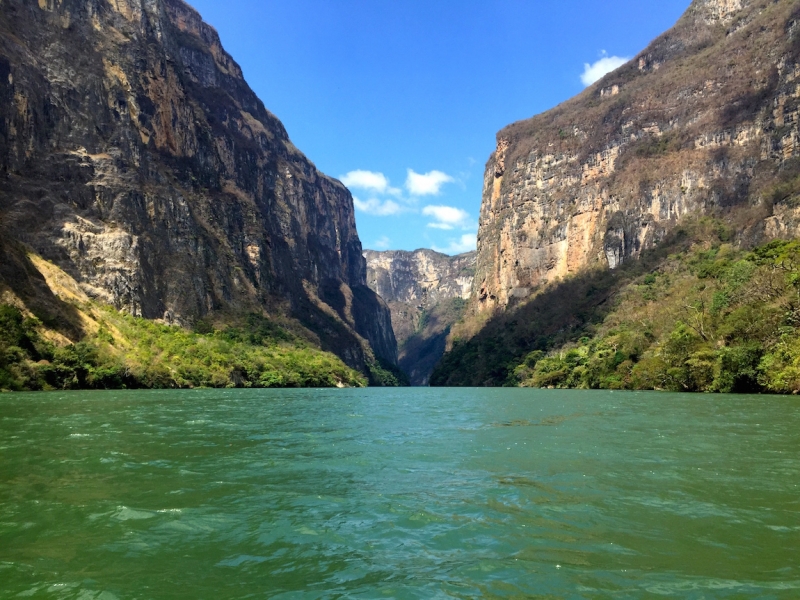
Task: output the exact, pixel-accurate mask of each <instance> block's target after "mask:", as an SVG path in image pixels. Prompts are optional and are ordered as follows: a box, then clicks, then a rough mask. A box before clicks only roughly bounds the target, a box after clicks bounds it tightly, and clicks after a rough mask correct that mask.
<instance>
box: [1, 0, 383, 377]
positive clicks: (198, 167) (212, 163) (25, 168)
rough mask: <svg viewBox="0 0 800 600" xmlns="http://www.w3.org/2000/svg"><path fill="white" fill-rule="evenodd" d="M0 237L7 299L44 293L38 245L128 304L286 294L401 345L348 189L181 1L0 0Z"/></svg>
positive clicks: (354, 332)
mask: <svg viewBox="0 0 800 600" xmlns="http://www.w3.org/2000/svg"><path fill="white" fill-rule="evenodd" d="M0 240H2V243H0V251H2V253H3V256H2V257H0V260H2V262H3V263H4V268H3V269H0V277H2V281H0V287H2V290H0V292H2V293H3V294H4V297H5V298H6V299H8V298H12V299H13V298H14V297H15V296H16V297H18V298H17V300H19V301H20V302H29V303H32V305H35V304H36V302H37V298H36V296H37V294H39V292H38V291H37V290H40V288H41V286H40V285H38V283H37V282H38V280H39V279H40V278H39V277H37V275H36V273H35V270H34V269H32V268H31V265H30V261H29V260H28V259H27V258H26V255H27V253H29V252H34V253H36V254H39V255H41V256H42V257H44V258H45V259H47V260H50V261H52V262H53V263H55V264H56V265H58V266H59V267H60V268H62V269H63V270H64V271H66V272H67V273H69V275H71V276H72V277H74V278H75V279H76V280H77V281H78V282H79V284H80V286H81V288H82V290H83V291H84V292H85V293H86V294H87V295H88V296H89V297H91V298H93V299H97V300H100V301H102V302H105V303H108V304H110V305H113V306H114V307H116V308H117V309H119V310H122V311H126V312H129V313H131V314H133V315H138V316H142V317H146V318H150V319H163V320H164V321H165V322H167V323H175V324H182V325H189V324H191V323H193V322H194V321H196V320H197V319H199V318H201V317H204V316H206V315H208V314H213V313H219V312H225V311H234V312H237V311H287V312H288V313H290V314H291V315H293V316H294V317H296V318H298V319H300V321H301V322H303V323H304V324H305V325H306V326H307V327H308V328H309V329H311V330H312V331H314V332H315V333H316V334H317V335H318V336H319V338H320V343H321V345H322V347H323V348H325V349H328V350H331V351H334V352H336V353H337V354H339V355H340V356H341V357H342V358H343V359H344V360H345V362H347V363H348V364H349V365H351V366H354V367H356V368H360V369H362V370H364V369H365V362H369V361H370V360H372V359H371V355H372V353H373V352H374V354H375V355H377V357H378V358H380V359H382V360H384V361H386V362H388V363H393V364H396V361H397V347H396V342H395V338H394V334H393V332H392V328H391V323H390V313H389V310H388V308H387V306H386V305H385V304H384V303H383V302H382V301H381V300H380V299H379V298H378V297H377V296H376V295H375V293H374V292H373V291H372V290H370V289H369V287H368V286H367V281H366V273H367V271H366V263H365V260H364V257H363V256H362V248H361V243H360V241H359V239H358V235H357V233H356V226H355V217H354V211H353V201H352V197H351V196H350V193H349V192H348V191H347V190H346V189H345V187H344V186H343V185H342V184H341V183H339V182H338V181H335V180H333V179H331V178H329V177H327V176H325V175H324V174H322V173H320V172H319V171H318V170H317V169H316V168H315V166H314V165H313V164H312V163H311V162H310V161H309V160H308V159H307V158H306V157H305V156H304V155H303V154H302V153H301V152H300V151H299V150H297V148H295V147H294V145H293V144H292V143H291V141H290V139H289V137H288V135H287V132H286V130H285V129H284V127H283V125H282V124H281V123H280V121H278V119H277V118H276V117H275V116H274V115H272V114H271V113H270V112H269V111H268V110H267V109H266V108H265V107H264V105H263V104H262V102H261V101H260V100H259V99H258V98H257V97H256V96H255V94H254V93H253V92H252V90H251V89H250V88H249V87H248V85H247V83H246V82H245V80H244V78H243V76H242V71H241V69H240V68H239V66H238V65H237V64H236V62H235V61H234V60H233V59H232V58H231V57H230V56H229V55H228V54H227V53H226V52H225V50H224V49H223V48H222V46H221V44H220V41H219V38H218V36H217V34H216V32H215V31H214V29H213V28H211V27H210V26H209V25H207V24H205V23H204V22H203V21H202V19H201V18H200V16H199V15H198V13H197V12H196V11H195V10H194V9H192V8H191V7H190V6H189V5H188V4H186V3H184V2H182V1H181V0H37V1H32V0H2V1H0ZM20 296H27V298H19V297H20Z"/></svg>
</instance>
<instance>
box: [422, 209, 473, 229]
mask: <svg viewBox="0 0 800 600" xmlns="http://www.w3.org/2000/svg"><path fill="white" fill-rule="evenodd" d="M422 214H423V215H425V216H426V217H432V218H433V219H434V221H433V222H432V223H428V227H432V228H434V229H446V230H450V229H455V228H456V227H461V228H466V227H469V226H470V219H469V213H468V212H467V211H465V210H461V209H460V208H456V207H455V206H426V207H425V208H423V209H422Z"/></svg>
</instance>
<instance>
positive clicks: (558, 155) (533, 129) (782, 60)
mask: <svg viewBox="0 0 800 600" xmlns="http://www.w3.org/2000/svg"><path fill="white" fill-rule="evenodd" d="M798 24H800V7H798V6H797V3H796V2H793V1H790V0H779V1H766V0H695V1H694V2H693V3H692V4H691V6H690V7H689V9H688V10H687V12H686V13H685V14H684V15H683V17H682V18H681V19H680V20H679V22H678V23H677V24H676V25H675V27H674V28H673V29H671V30H670V31H668V32H666V33H665V34H663V35H662V36H660V37H659V38H658V39H656V40H655V41H654V42H653V43H652V44H651V45H650V46H649V47H648V48H647V49H646V50H644V51H643V52H642V53H640V54H639V55H638V56H636V57H635V58H634V59H633V60H632V61H630V62H629V63H628V64H626V65H624V66H623V67H621V68H620V69H618V70H617V71H614V72H613V73H610V74H609V75H607V76H605V77H604V78H603V79H601V80H600V81H599V82H597V83H596V84H594V85H593V86H591V87H589V88H587V89H586V90H585V91H584V92H583V93H582V94H580V95H578V96H577V97H575V98H573V99H571V100H569V101H567V102H565V103H564V104H562V105H560V106H558V107H556V108H554V109H553V110H551V111H548V112H546V113H543V114H541V115H538V116H536V117H534V118H532V119H529V120H526V121H521V122H519V123H514V124H512V125H510V126H508V127H507V128H505V129H503V130H502V131H500V132H499V133H498V136H497V150H496V151H495V152H494V153H493V154H492V156H491V157H490V159H489V162H488V163H487V168H486V174H485V182H484V194H483V201H482V205H481V218H480V230H479V234H478V257H477V265H476V278H475V283H474V286H473V299H472V301H471V303H470V306H469V308H468V310H467V316H466V318H465V319H464V321H463V322H462V323H460V324H458V325H457V326H455V327H454V328H453V332H452V333H451V337H450V344H451V347H452V348H453V351H452V353H451V354H450V355H449V356H448V357H446V360H445V362H444V363H443V364H442V365H441V367H440V369H439V371H438V374H437V381H440V382H441V381H448V382H450V383H451V384H464V385H466V384H467V383H468V382H473V383H475V382H476V378H477V377H479V376H480V375H479V372H480V373H482V374H483V375H485V377H484V379H482V380H480V382H479V383H487V384H488V383H497V382H498V381H501V380H502V381H505V380H506V377H507V375H508V369H511V370H512V371H513V368H514V365H513V364H504V365H502V366H501V367H497V366H496V368H500V369H501V370H504V371H503V372H502V373H500V372H494V373H492V374H487V373H485V372H484V371H482V370H480V369H478V368H476V365H477V364H478V363H477V362H475V361H476V360H477V361H478V362H480V360H482V359H476V358H475V357H476V356H479V354H480V352H479V350H478V346H475V347H473V346H470V344H471V342H470V340H471V339H473V336H476V335H479V336H481V339H483V340H485V339H486V337H487V336H490V335H491V334H490V332H489V331H488V330H485V331H484V327H485V326H486V324H487V323H489V324H491V323H498V322H499V321H505V322H511V321H513V320H514V318H513V315H514V314H516V313H517V311H522V312H519V314H520V315H522V314H528V312H530V311H531V310H533V309H531V308H530V307H528V308H525V307H526V306H527V305H533V304H535V305H536V306H539V307H540V308H541V309H542V310H545V312H546V313H547V315H549V316H547V317H545V316H542V317H537V318H552V319H554V321H553V323H546V322H545V323H541V324H540V326H541V328H543V329H549V328H551V326H552V327H555V328H556V330H558V327H557V326H563V325H564V324H565V323H566V322H572V323H573V324H575V323H578V322H583V321H584V320H585V319H586V318H587V314H585V313H582V312H581V310H582V309H580V308H578V307H579V306H583V307H584V308H585V309H587V310H588V308H589V307H588V305H585V306H584V304H583V303H582V302H573V299H572V298H565V299H563V300H562V299H559V298H558V297H557V296H555V297H554V296H553V295H552V290H554V289H562V290H563V291H564V293H586V292H587V290H586V288H584V287H582V286H583V283H582V282H586V281H587V278H588V279H591V278H592V277H598V278H601V279H602V278H604V277H607V276H606V275H602V274H596V275H591V273H595V271H596V270H597V269H600V271H603V270H606V271H608V270H611V271H612V272H613V271H616V270H619V269H620V268H621V267H622V266H624V265H627V264H629V263H631V262H632V261H633V262H635V261H637V260H639V259H640V258H641V257H642V256H644V255H645V253H646V252H647V251H648V250H651V249H657V248H658V247H659V245H660V244H662V243H665V241H666V240H668V239H669V237H670V235H671V233H672V232H674V231H675V230H676V227H678V226H679V225H680V224H681V223H683V222H686V220H687V219H697V218H699V217H700V216H708V217H713V218H715V219H719V220H720V221H721V222H723V223H724V224H725V227H727V228H728V229H729V230H730V231H731V232H732V239H731V240H730V242H729V243H731V244H732V247H733V248H734V249H748V248H752V247H754V246H755V245H758V244H762V243H764V242H767V241H768V240H770V239H775V238H792V237H794V236H795V235H796V233H797V230H798V229H797V226H798V222H800V221H799V218H800V202H798V201H797V195H798V192H800V161H798V159H797V155H798V151H799V150H800V147H799V146H798V141H799V140H800V132H799V131H798V117H799V116H800V112H799V111H798V107H800V87H798V82H799V81H800V27H798ZM559 285H561V286H563V287H562V288H558V286H559ZM553 286H556V287H553ZM591 289H592V288H591V287H590V290H591ZM548 290H549V291H548ZM590 290H589V291H590ZM590 293H591V291H590ZM542 294H548V295H547V298H549V300H550V302H558V303H562V304H564V305H567V306H570V307H573V308H574V309H575V310H576V311H577V312H576V313H575V314H572V315H566V314H560V315H555V313H557V312H558V313H560V311H562V310H563V307H562V306H553V307H543V306H542V299H541V298H539V297H540V296H541V295H542ZM564 300H566V302H565V301H564ZM586 302H588V303H589V304H591V302H592V300H588V299H587V300H586ZM526 311H527V312H526ZM482 331H483V333H479V332H482ZM499 340H500V338H499V337H498V338H497V341H498V343H499ZM518 341H519V348H514V349H513V351H511V354H514V355H515V356H516V352H517V351H523V350H524V349H525V346H526V342H525V340H524V339H523V337H522V336H519V339H518ZM529 341H530V340H529ZM476 343H478V342H477V338H476ZM481 344H483V342H481ZM479 346H480V347H481V348H484V347H485V346H481V345H480V344H479ZM535 349H536V348H534V347H530V348H529V351H530V350H535ZM470 356H472V357H473V358H472V359H470V358H469V357H470ZM508 358H509V360H511V362H513V360H512V359H511V357H510V355H508ZM517 364H518V363H517Z"/></svg>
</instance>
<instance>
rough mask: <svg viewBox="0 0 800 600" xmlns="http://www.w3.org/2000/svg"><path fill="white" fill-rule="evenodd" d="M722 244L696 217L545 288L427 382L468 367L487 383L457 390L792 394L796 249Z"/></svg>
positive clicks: (463, 346) (798, 287) (798, 308)
mask: <svg viewBox="0 0 800 600" xmlns="http://www.w3.org/2000/svg"><path fill="white" fill-rule="evenodd" d="M728 240H729V233H728V231H727V230H726V229H725V227H723V226H722V225H720V224H719V223H716V222H714V221H711V220H710V219H703V220H700V221H697V222H695V223H690V224H689V225H687V226H686V227H683V228H681V229H679V230H678V231H677V232H676V233H675V234H674V235H673V237H672V238H671V239H670V240H668V241H667V243H666V244H665V245H663V246H662V248H660V249H659V250H657V251H655V252H653V253H650V254H649V255H648V256H645V257H643V259H642V260H641V261H637V262H636V263H635V264H630V265H626V267H625V268H623V269H620V270H619V271H618V272H614V273H606V274H604V273H589V274H586V275H585V276H584V277H582V278H576V279H575V280H572V281H568V282H564V283H562V284H560V285H556V286H553V287H552V288H550V289H548V290H546V291H545V292H544V293H542V294H541V295H540V296H539V297H537V298H536V299H534V300H533V301H531V302H530V303H528V304H527V305H525V306H523V307H521V309H519V310H517V311H515V313H514V314H513V315H511V316H509V317H507V318H500V319H495V320H494V321H492V322H490V323H489V324H488V325H487V328H486V329H487V330H488V333H485V334H484V333H482V334H479V335H478V336H476V337H475V338H474V339H473V340H470V341H468V342H461V343H456V345H455V346H454V349H453V351H452V352H451V353H450V354H448V355H447V356H446V357H445V359H444V361H443V362H442V364H440V366H439V368H438V369H437V372H436V373H435V383H437V384H439V385H441V384H442V383H443V382H448V383H449V384H453V383H454V381H453V379H454V378H455V377H461V376H463V375H464V374H465V373H469V372H475V373H477V376H478V377H483V378H485V379H483V380H480V381H475V379H474V378H473V379H472V380H470V381H468V382H466V383H465V384H467V385H468V384H472V385H475V384H480V383H486V384H495V385H522V386H529V387H556V388H586V389H629V390H631V389H664V390H674V391H682V392H753V393H758V392H772V393H793V392H796V391H798V390H800V242H798V241H783V240H778V241H774V242H771V243H769V244H767V245H764V246H761V247H759V248H756V249H755V250H753V251H744V250H741V249H737V248H735V247H734V246H733V245H732V244H731V243H729V241H728ZM580 294H583V296H581V295H580ZM548 303H558V304H559V306H557V307H555V308H550V309H549V311H548V307H547V304H548ZM560 305H566V306H560ZM542 317H545V318H547V317H549V318H550V319H551V321H550V322H542V321H539V320H538V319H540V318H542ZM525 319H537V321H535V322H525ZM504 345H505V346H506V347H505V348H504V347H503V346H504ZM526 346H527V347H526ZM523 348H524V351H523Z"/></svg>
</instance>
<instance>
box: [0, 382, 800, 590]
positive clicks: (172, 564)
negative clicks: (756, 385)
mask: <svg viewBox="0 0 800 600" xmlns="http://www.w3.org/2000/svg"><path fill="white" fill-rule="evenodd" d="M798 486H800V400H798V399H797V398H786V397H769V396H719V395H717V396H703V395H681V394H668V393H622V392H588V391H555V390H553V391H545V390H541V391H540V390H519V389H494V390H484V389H480V390H478V389H419V388H415V389H368V390H330V391H326V390H293V391H272V390H270V391H263V390H198V391H178V392H175V391H164V392H132V391H131V392H71V393H48V394H7V395H2V396H0V598H17V597H19V598H25V597H29V598H53V599H62V598H63V599H66V598H69V599H72V598H74V599H79V600H89V599H97V600H115V599H116V600H128V599H131V600H133V599H150V598H152V599H173V598H186V599H192V600H195V599H199V598H208V599H228V598H271V599H272V598H292V599H295V598H303V599H305V598H424V599H431V598H664V597H675V598H697V599H699V598H793V599H794V598H798V597H800V487H798Z"/></svg>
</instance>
